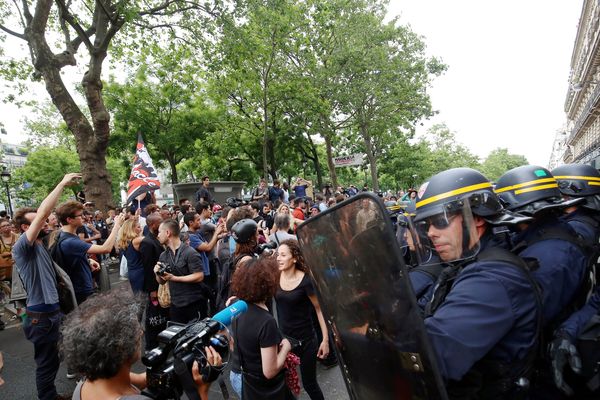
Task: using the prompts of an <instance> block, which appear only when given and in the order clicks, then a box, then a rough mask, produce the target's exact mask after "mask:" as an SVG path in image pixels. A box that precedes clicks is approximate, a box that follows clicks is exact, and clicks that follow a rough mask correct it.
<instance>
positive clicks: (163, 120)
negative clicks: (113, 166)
mask: <svg viewBox="0 0 600 400" xmlns="http://www.w3.org/2000/svg"><path fill="white" fill-rule="evenodd" d="M167 50H168V51H167ZM155 51H160V52H161V57H160V58H158V57H157V58H156V61H155V62H154V63H152V64H150V65H146V66H142V67H140V68H139V69H138V71H137V74H136V75H134V76H133V77H131V78H130V79H128V80H127V82H126V83H124V84H119V83H117V82H114V81H113V82H111V83H110V84H109V85H108V86H107V88H106V96H105V97H106V104H107V107H108V109H109V110H110V111H111V112H112V113H113V115H114V132H113V135H112V137H111V140H110V146H111V149H112V151H111V153H112V154H122V150H123V149H124V148H131V149H133V148H134V147H135V142H136V138H137V133H138V132H141V133H142V136H143V138H144V142H145V143H146V146H147V147H148V151H149V152H150V153H151V154H153V155H158V158H157V161H158V163H159V164H160V163H161V162H162V161H163V160H164V161H166V163H167V165H168V167H169V168H170V170H171V182H172V183H177V182H178V181H179V177H178V172H177V166H178V164H179V163H180V162H181V161H183V160H184V159H185V158H188V157H191V156H192V152H193V149H192V147H193V145H194V143H195V141H196V140H203V141H204V140H208V138H209V136H210V135H211V134H212V133H214V132H215V131H216V129H217V126H218V124H219V118H220V111H219V110H218V109H216V108H214V107H210V106H208V105H207V104H206V101H205V99H206V95H205V91H204V89H203V88H202V86H201V85H200V79H199V76H198V75H197V73H196V71H198V68H197V66H196V65H195V63H193V62H190V60H193V57H192V54H191V53H190V50H189V49H186V48H181V47H176V46H171V45H169V46H167V49H161V48H157V47H155ZM207 154H208V153H204V154H202V156H204V157H206V156H207Z"/></svg>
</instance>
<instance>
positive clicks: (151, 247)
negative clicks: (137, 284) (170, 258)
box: [140, 232, 164, 292]
mask: <svg viewBox="0 0 600 400" xmlns="http://www.w3.org/2000/svg"><path fill="white" fill-rule="evenodd" d="M163 251H164V248H163V247H162V245H161V244H160V242H159V241H158V239H157V237H156V236H154V235H153V234H152V233H151V232H148V235H147V236H145V237H144V239H143V240H142V242H141V243H140V255H141V257H142V264H143V265H144V290H145V291H147V292H152V291H155V290H158V282H156V276H155V274H154V266H155V265H156V262H157V261H158V258H159V257H160V254H161V253H162V252H163Z"/></svg>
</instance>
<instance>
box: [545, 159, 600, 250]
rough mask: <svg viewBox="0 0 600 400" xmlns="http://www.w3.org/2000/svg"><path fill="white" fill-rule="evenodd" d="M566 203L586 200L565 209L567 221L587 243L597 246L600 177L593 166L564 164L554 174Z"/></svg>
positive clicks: (599, 213)
mask: <svg viewBox="0 0 600 400" xmlns="http://www.w3.org/2000/svg"><path fill="white" fill-rule="evenodd" d="M552 175H554V178H556V181H557V182H558V188H559V190H560V192H561V194H562V195H563V197H564V198H565V199H574V198H583V199H584V201H583V202H582V203H581V204H578V205H575V206H572V207H569V208H567V209H565V213H566V215H565V216H564V217H563V220H564V221H566V222H567V223H568V224H569V225H570V226H571V227H572V228H573V229H574V230H575V232H577V233H578V234H579V235H580V236H582V237H583V238H584V239H585V241H586V243H587V244H589V245H590V246H597V245H598V240H599V238H600V212H599V211H600V173H599V172H598V170H597V169H596V168H594V167H592V166H591V165H587V164H565V165H561V166H560V167H558V168H555V169H554V170H552Z"/></svg>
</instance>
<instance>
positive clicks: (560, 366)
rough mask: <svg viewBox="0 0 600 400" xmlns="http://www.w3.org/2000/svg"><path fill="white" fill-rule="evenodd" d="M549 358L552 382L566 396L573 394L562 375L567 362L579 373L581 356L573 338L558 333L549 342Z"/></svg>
mask: <svg viewBox="0 0 600 400" xmlns="http://www.w3.org/2000/svg"><path fill="white" fill-rule="evenodd" d="M550 358H551V360H552V377H553V378H554V384H555V385H556V387H557V388H559V389H560V390H561V391H562V392H564V393H565V394H566V395H567V396H573V395H574V392H573V389H572V388H571V387H570V386H569V385H567V383H566V382H565V379H564V375H563V371H564V369H565V367H566V366H567V364H568V365H569V367H570V368H571V369H572V370H573V372H575V373H576V374H579V373H581V358H580V357H579V353H578V352H577V348H576V347H575V344H573V340H572V339H571V338H570V337H569V336H568V335H566V334H564V333H559V334H558V335H557V336H556V337H555V338H554V340H553V341H552V343H551V344H550Z"/></svg>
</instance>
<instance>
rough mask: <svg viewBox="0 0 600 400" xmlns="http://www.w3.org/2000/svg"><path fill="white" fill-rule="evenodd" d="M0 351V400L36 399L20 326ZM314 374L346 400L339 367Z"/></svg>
mask: <svg viewBox="0 0 600 400" xmlns="http://www.w3.org/2000/svg"><path fill="white" fill-rule="evenodd" d="M110 277H111V282H112V284H113V287H114V286H115V285H119V284H122V283H123V281H119V277H118V273H117V271H116V269H115V270H113V269H111V270H110ZM125 284H127V282H125ZM8 316H9V313H5V317H4V318H3V319H4V320H5V321H6V320H7V319H8ZM0 351H2V353H3V355H4V371H3V373H2V377H3V378H4V380H5V381H6V383H5V384H4V385H3V386H0V399H2V400H32V399H35V398H36V390H35V363H34V361H33V346H32V345H31V343H29V342H28V341H27V340H26V339H25V336H24V335H23V332H22V330H21V327H20V325H17V324H12V325H10V326H8V327H7V328H6V329H5V330H4V331H0ZM134 369H135V371H136V372H141V371H143V370H144V367H143V365H142V364H141V363H138V364H136V365H135V368H134ZM66 373H67V371H66V367H65V366H64V365H61V367H60V370H59V371H58V375H57V378H56V385H57V389H58V391H59V393H61V394H70V393H72V392H73V389H74V388H75V384H76V381H75V380H69V379H67V378H66ZM317 374H318V379H319V383H320V384H321V388H322V389H323V392H324V394H325V398H326V399H332V400H342V399H347V398H348V395H347V392H346V388H345V386H344V382H343V380H342V376H341V374H340V371H339V367H335V368H331V369H329V370H326V369H324V368H322V367H321V366H320V365H319V366H318V368H317ZM226 381H227V379H226ZM227 383H228V382H227ZM228 387H229V385H228ZM229 393H230V395H231V398H237V397H235V396H234V394H233V390H231V388H230V387H229ZM184 398H185V397H184ZM221 398H222V395H221V392H220V390H219V387H218V385H213V387H211V396H210V399H211V400H218V399H221ZM299 399H308V396H307V395H306V393H304V392H302V393H301V395H300V397H299Z"/></svg>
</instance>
